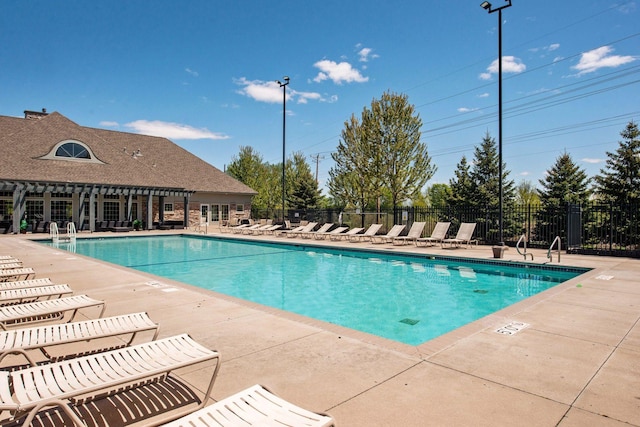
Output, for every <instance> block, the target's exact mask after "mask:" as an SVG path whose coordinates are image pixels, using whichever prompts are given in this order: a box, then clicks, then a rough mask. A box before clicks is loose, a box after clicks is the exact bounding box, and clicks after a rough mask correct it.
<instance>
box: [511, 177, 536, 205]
mask: <svg viewBox="0 0 640 427" xmlns="http://www.w3.org/2000/svg"><path fill="white" fill-rule="evenodd" d="M515 192H516V200H515V201H516V203H519V204H521V205H537V204H539V203H540V196H538V190H536V187H535V186H534V185H533V184H532V183H531V181H525V180H523V181H520V184H518V185H517V186H516V191H515Z"/></svg>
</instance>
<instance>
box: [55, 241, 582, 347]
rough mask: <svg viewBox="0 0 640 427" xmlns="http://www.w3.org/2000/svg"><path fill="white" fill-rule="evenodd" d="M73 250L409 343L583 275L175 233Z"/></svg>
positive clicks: (90, 244) (90, 243)
mask: <svg viewBox="0 0 640 427" xmlns="http://www.w3.org/2000/svg"><path fill="white" fill-rule="evenodd" d="M354 246H355V245H354ZM58 247H60V248H61V249H65V248H67V247H65V244H64V243H59V244H58ZM75 251H76V252H77V253H79V254H83V255H87V256H90V257H93V258H98V259H101V260H104V261H108V262H112V263H115V264H119V265H122V266H125V267H129V268H133V269H136V270H140V271H145V272H148V273H152V274H155V275H158V276H162V277H167V278H170V279H174V280H177V281H180V282H184V283H189V284H192V285H195V286H198V287H200V288H204V289H210V290H213V291H216V292H220V293H223V294H227V295H232V296H234V297H238V298H242V299H245V300H249V301H253V302H256V303H259V304H263V305H266V306H270V307H275V308H279V309H282V310H286V311H289V312H294V313H298V314H301V315H304V316H308V317H312V318H315V319H319V320H323V321H326V322H331V323H334V324H338V325H341V326H345V327H347V328H351V329H356V330H359V331H364V332H368V333H371V334H375V335H378V336H382V337H385V338H389V339H391V340H395V341H399V342H403V343H405V344H410V345H417V344H420V343H423V342H425V341H428V340H430V339H432V338H435V337H437V336H439V335H442V334H444V333H446V332H449V331H451V330H453V329H456V328H458V327H460V326H463V325H465V324H467V323H469V322H472V321H474V320H477V319H479V318H481V317H483V316H486V315H488V314H491V313H493V312H495V311H498V310H500V309H502V308H504V307H507V306H509V305H511V304H513V303H515V302H518V301H520V300H523V299H525V298H527V297H529V296H531V295H534V294H536V293H538V292H541V291H544V290H546V289H549V288H550V287H553V286H555V285H557V284H559V283H561V282H563V281H565V280H568V279H571V278H573V277H575V276H577V275H579V274H582V273H583V272H584V271H586V270H580V269H572V268H567V269H560V268H555V269H545V268H538V267H536V268H533V267H529V268H522V267H511V266H505V265H498V266H496V265H492V264H490V263H485V264H483V263H477V262H476V263H464V262H461V260H460V259H457V260H456V259H428V258H427V257H425V255H420V256H418V255H416V256H401V255H396V254H384V253H378V252H367V251H360V250H348V249H347V250H338V249H327V248H315V247H310V246H299V245H288V244H271V243H262V242H259V243H258V242H238V241H234V240H229V239H220V238H210V237H196V236H175V235H174V236H158V237H127V238H105V239H78V240H77V242H76V244H75Z"/></svg>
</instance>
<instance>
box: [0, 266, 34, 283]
mask: <svg viewBox="0 0 640 427" xmlns="http://www.w3.org/2000/svg"><path fill="white" fill-rule="evenodd" d="M35 275H36V272H35V271H33V268H31V267H27V268H7V269H4V268H3V269H0V282H9V281H16V280H20V279H24V280H27V279H29V278H31V277H35Z"/></svg>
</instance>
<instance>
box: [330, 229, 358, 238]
mask: <svg viewBox="0 0 640 427" xmlns="http://www.w3.org/2000/svg"><path fill="white" fill-rule="evenodd" d="M362 230H364V228H362V227H356V228H352V229H351V230H349V231H347V232H346V233H338V234H332V235H330V236H329V238H330V239H331V240H344V239H349V238H350V237H351V236H355V235H357V234H358V233H360V232H361V231H362Z"/></svg>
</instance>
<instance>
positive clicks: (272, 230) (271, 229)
mask: <svg viewBox="0 0 640 427" xmlns="http://www.w3.org/2000/svg"><path fill="white" fill-rule="evenodd" d="M282 227H283V225H282V224H273V225H270V226H268V227H267V228H264V229H260V230H254V232H253V234H262V235H264V234H273V233H275V231H276V230H280V229H281V228H282Z"/></svg>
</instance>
